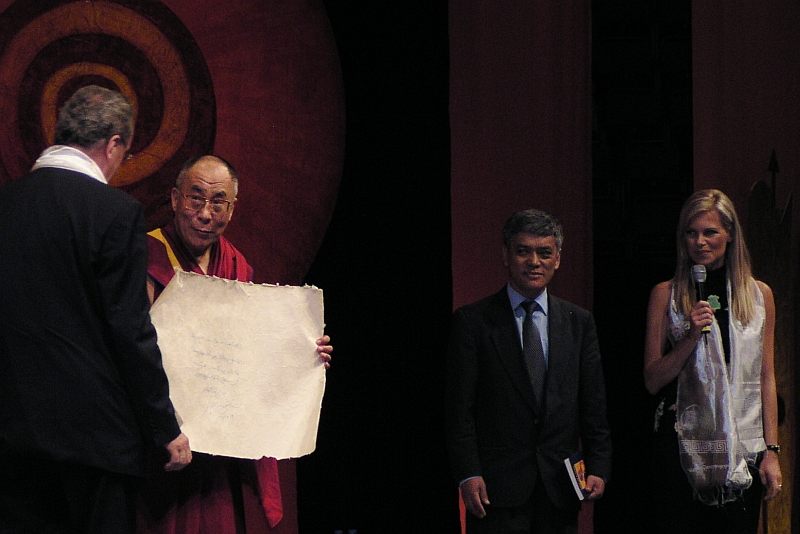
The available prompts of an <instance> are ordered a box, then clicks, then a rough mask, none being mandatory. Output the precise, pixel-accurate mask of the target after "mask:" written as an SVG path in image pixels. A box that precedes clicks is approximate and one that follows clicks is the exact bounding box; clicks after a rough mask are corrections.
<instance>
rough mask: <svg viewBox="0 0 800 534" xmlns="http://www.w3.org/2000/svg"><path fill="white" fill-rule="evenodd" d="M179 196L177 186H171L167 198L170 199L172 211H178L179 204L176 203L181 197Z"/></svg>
mask: <svg viewBox="0 0 800 534" xmlns="http://www.w3.org/2000/svg"><path fill="white" fill-rule="evenodd" d="M180 197H181V192H180V191H178V188H177V187H173V188H172V192H170V194H169V199H170V203H171V204H172V211H173V212H176V211H178V206H179V205H180V204H178V201H180V199H181V198H180Z"/></svg>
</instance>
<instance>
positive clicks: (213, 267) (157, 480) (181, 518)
mask: <svg viewBox="0 0 800 534" xmlns="http://www.w3.org/2000/svg"><path fill="white" fill-rule="evenodd" d="M161 231H162V234H163V236H164V237H165V238H166V240H167V242H168V243H169V245H170V248H171V249H172V251H173V252H174V254H175V257H176V259H177V260H178V262H179V263H180V267H181V268H182V269H183V270H184V271H189V272H194V273H198V274H208V275H211V276H217V277H220V278H227V279H229V280H239V281H240V282H250V281H252V280H253V268H252V267H251V266H250V264H248V263H247V260H246V259H245V257H244V255H243V254H242V253H241V252H239V251H238V250H237V249H236V247H234V246H233V245H232V244H231V243H230V241H228V240H227V239H225V238H224V237H222V236H220V239H219V241H218V242H217V243H215V244H214V245H213V246H212V247H211V258H210V260H209V264H208V272H207V273H203V271H202V270H201V269H200V266H199V265H198V264H197V262H195V260H194V258H193V257H192V255H191V254H190V253H189V252H188V251H187V250H186V248H185V247H184V246H183V243H182V242H181V241H180V239H179V238H178V236H177V233H176V231H175V226H174V225H173V224H172V223H170V224H169V225H167V226H165V227H164V228H162V229H161ZM147 248H148V264H147V274H148V276H149V277H150V279H151V280H152V281H153V282H154V285H155V290H156V291H155V298H158V296H159V295H160V294H161V292H162V291H163V290H164V287H165V286H166V285H167V284H168V283H169V281H170V280H171V279H172V277H173V276H174V274H175V270H174V268H173V266H172V264H171V262H170V258H169V255H168V253H167V248H166V247H165V245H164V243H162V242H161V241H159V240H158V239H156V238H155V237H153V236H152V235H150V236H148V238H147ZM189 439H190V441H191V436H190V437H189ZM282 516H283V508H282V502H281V489H280V483H279V479H278V468H277V462H276V461H275V459H274V458H262V459H261V460H258V461H253V460H244V459H237V458H228V457H225V456H211V455H208V454H203V453H194V454H193V460H192V463H191V464H190V465H189V466H188V467H186V468H185V469H183V470H182V471H178V472H172V473H165V472H163V471H158V472H156V474H155V475H154V476H153V477H152V478H151V479H150V480H149V481H148V482H147V484H146V485H145V486H144V488H143V490H142V499H141V502H140V509H139V514H138V531H139V532H140V533H147V534H154V533H163V534H201V533H211V532H213V533H214V534H229V533H230V534H235V533H237V532H242V531H244V532H247V533H248V534H253V533H260V532H265V533H266V532H270V530H271V529H270V527H274V526H275V525H277V523H278V522H279V521H280V520H281V518H282Z"/></svg>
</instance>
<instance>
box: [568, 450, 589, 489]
mask: <svg viewBox="0 0 800 534" xmlns="http://www.w3.org/2000/svg"><path fill="white" fill-rule="evenodd" d="M564 466H565V467H566V468H567V475H569V480H570V482H572V487H573V488H574V489H575V495H577V496H578V499H579V500H581V501H582V500H584V499H585V498H586V496H587V495H589V494H590V493H591V491H589V490H588V489H586V464H585V463H583V457H582V456H581V455H580V454H573V455H572V456H570V457H569V458H564Z"/></svg>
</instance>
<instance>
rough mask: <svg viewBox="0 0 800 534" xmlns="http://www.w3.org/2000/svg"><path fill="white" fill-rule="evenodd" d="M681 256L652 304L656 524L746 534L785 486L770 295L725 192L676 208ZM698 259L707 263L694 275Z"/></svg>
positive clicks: (649, 362) (647, 364) (648, 367)
mask: <svg viewBox="0 0 800 534" xmlns="http://www.w3.org/2000/svg"><path fill="white" fill-rule="evenodd" d="M677 251H678V258H677V262H676V268H675V275H674V276H673V278H672V279H671V280H667V281H665V282H661V283H660V284H658V285H656V286H655V287H654V288H653V290H652V292H651V294H650V302H649V305H648V311H647V334H646V340H645V354H644V381H645V386H646V388H647V390H648V391H649V392H650V393H651V394H653V395H655V396H656V400H657V408H656V412H655V417H654V444H653V445H654V446H653V452H654V458H653V462H652V465H653V470H654V474H655V480H654V483H653V486H652V491H653V495H654V498H655V512H656V518H655V519H656V521H654V524H655V525H657V528H661V529H662V531H663V532H681V533H682V534H689V533H693V532H703V533H704V534H709V533H714V532H719V533H725V534H730V533H746V534H752V533H755V532H756V529H757V524H758V514H759V510H760V501H761V499H762V498H764V499H767V500H768V499H772V498H773V497H775V495H777V494H778V492H779V491H780V489H781V471H780V465H779V463H778V453H779V452H780V447H779V445H778V421H777V399H776V393H775V372H774V330H775V303H774V299H773V296H772V291H771V289H770V288H769V286H767V285H766V284H764V283H763V282H760V281H758V280H755V279H754V278H753V277H752V274H751V269H750V258H749V254H748V252H747V246H746V244H745V241H744V236H743V235H742V229H741V226H740V224H739V220H738V217H737V215H736V211H735V209H734V207H733V204H732V203H731V201H730V199H729V198H728V197H727V196H726V195H725V194H724V193H722V192H721V191H718V190H716V189H707V190H702V191H697V192H696V193H694V194H693V195H692V196H691V197H689V199H688V200H687V201H686V203H685V204H684V205H683V208H682V210H681V214H680V218H679V222H678V229H677ZM694 266H702V267H696V268H695V269H696V271H697V273H698V274H696V275H694V276H693V267H694ZM703 268H704V269H703ZM703 270H704V271H705V277H706V278H705V280H703V281H702V286H703V287H702V292H701V291H699V288H698V283H697V281H696V278H698V279H700V278H702V277H703V275H702V274H700V273H701V272H702V271H703Z"/></svg>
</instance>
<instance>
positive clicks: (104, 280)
mask: <svg viewBox="0 0 800 534" xmlns="http://www.w3.org/2000/svg"><path fill="white" fill-rule="evenodd" d="M144 232H145V227H144V218H143V214H142V209H141V206H140V205H139V203H138V202H136V201H135V200H134V199H133V198H131V197H130V196H129V195H128V194H126V193H124V192H122V191H119V190H116V189H114V188H113V187H110V186H108V185H106V184H103V183H100V182H98V181H97V180H94V179H92V178H91V177H89V176H86V175H84V174H81V173H77V172H72V171H67V170H62V169H53V168H45V169H39V170H37V171H35V172H33V173H31V174H30V175H28V176H26V177H23V178H21V179H19V180H16V181H13V182H11V183H10V184H8V185H7V186H5V187H4V188H3V189H0V449H2V448H6V449H7V450H10V451H13V452H16V453H24V454H34V455H44V456H45V457H47V458H49V459H52V460H56V461H63V462H70V463H75V464H79V465H87V466H93V467H97V468H101V469H104V470H107V471H112V472H116V473H123V474H133V475H138V474H141V473H142V472H143V470H144V464H145V451H146V447H148V446H151V444H152V445H155V446H159V447H163V446H164V445H165V444H167V443H168V442H169V441H171V440H173V439H174V438H175V437H177V436H178V434H179V433H180V430H179V428H178V425H177V422H176V421H175V415H174V410H173V408H172V404H171V402H170V400H169V395H168V385H167V379H166V375H165V374H164V370H163V368H162V366H161V353H160V352H159V349H158V345H157V344H156V333H155V330H154V328H153V325H152V324H151V322H150V316H149V313H148V302H147V295H146V290H145V264H146V261H147V255H146V246H145V233H144ZM148 441H149V442H150V443H147V442H148Z"/></svg>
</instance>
